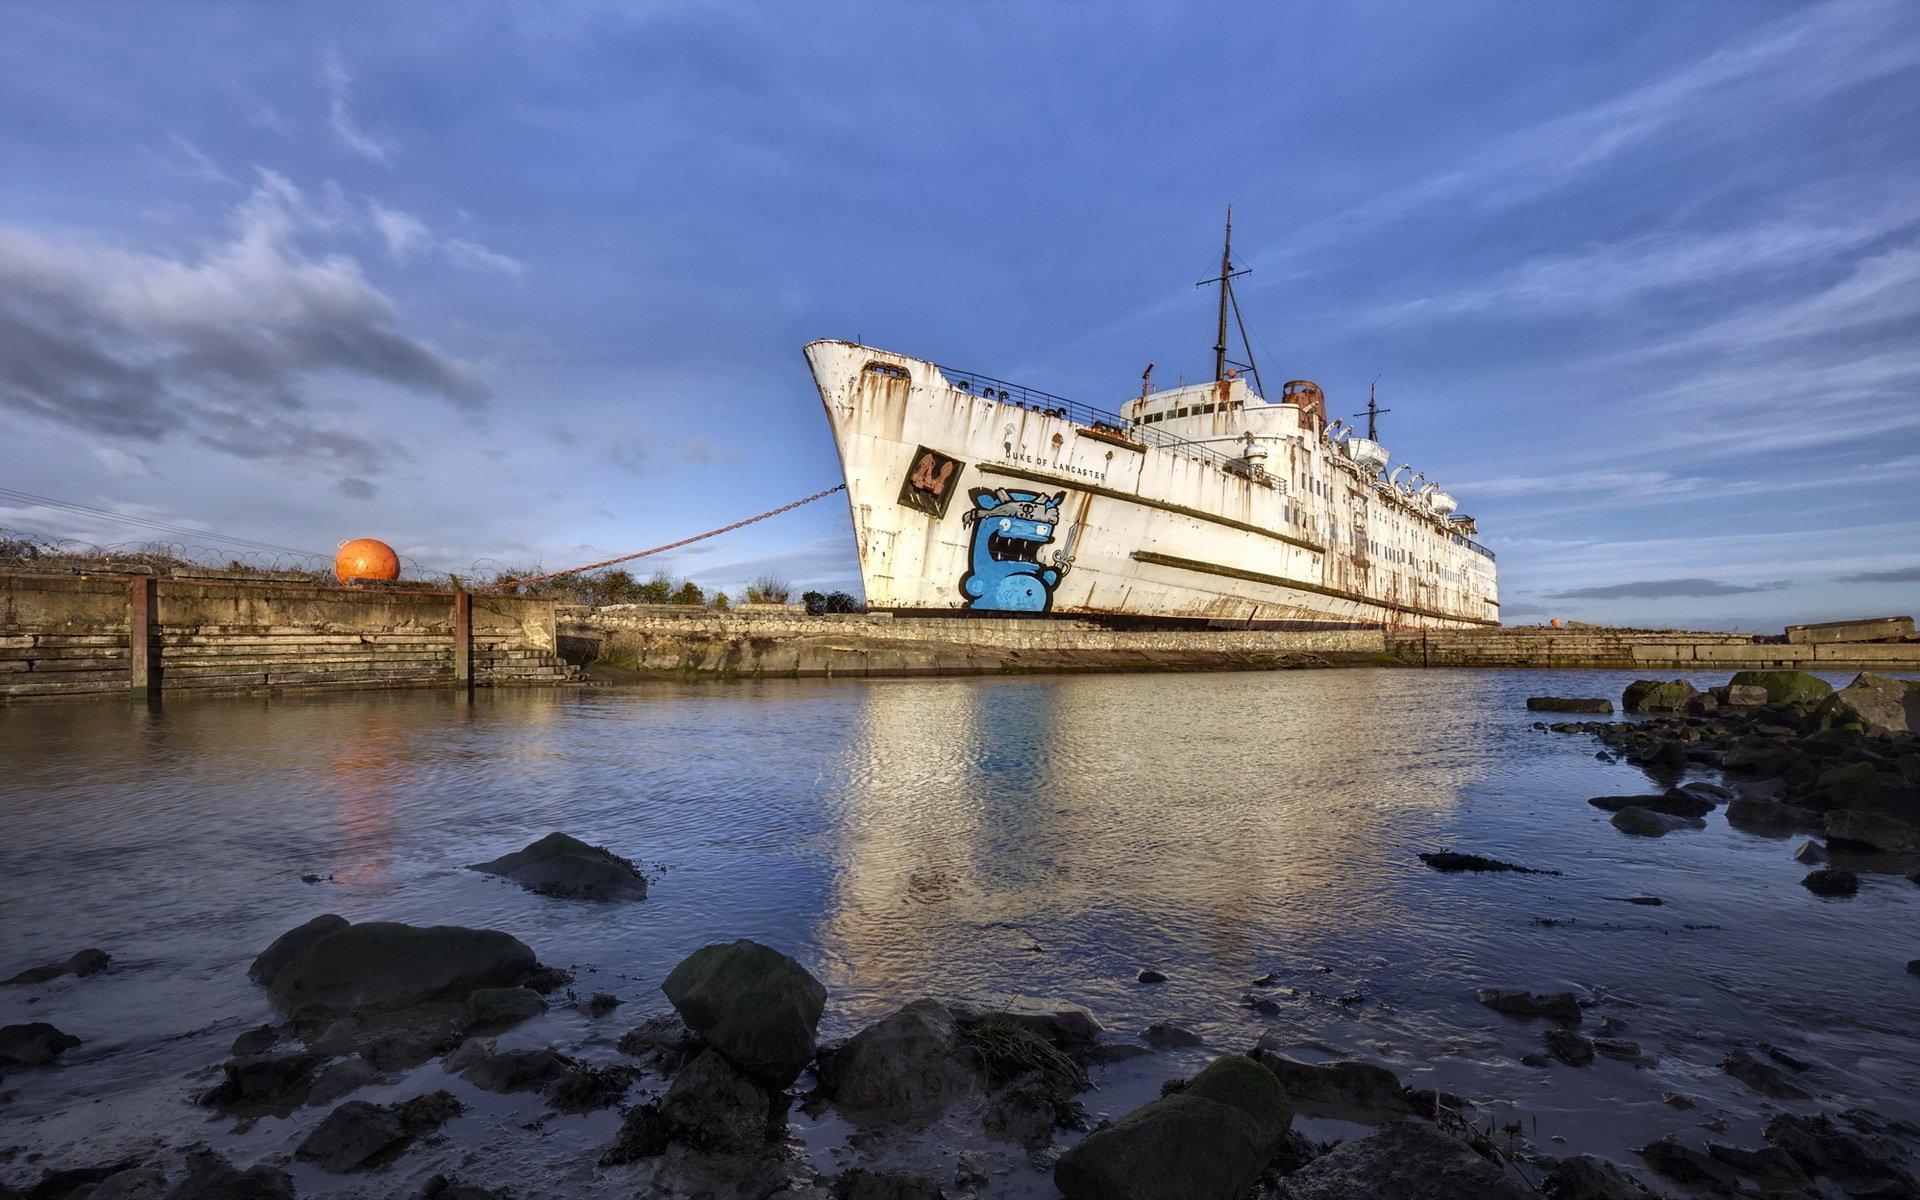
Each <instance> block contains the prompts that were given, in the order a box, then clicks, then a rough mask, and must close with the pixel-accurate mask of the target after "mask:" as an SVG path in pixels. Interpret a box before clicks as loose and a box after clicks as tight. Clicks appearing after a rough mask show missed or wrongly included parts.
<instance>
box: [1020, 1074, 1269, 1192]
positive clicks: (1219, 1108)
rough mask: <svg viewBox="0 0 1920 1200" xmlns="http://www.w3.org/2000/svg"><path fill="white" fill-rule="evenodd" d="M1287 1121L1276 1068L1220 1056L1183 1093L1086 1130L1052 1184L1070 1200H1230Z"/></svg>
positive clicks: (1251, 1177) (1248, 1182)
mask: <svg viewBox="0 0 1920 1200" xmlns="http://www.w3.org/2000/svg"><path fill="white" fill-rule="evenodd" d="M1292 1123H1293V1108H1292V1105H1291V1104H1290V1103H1289V1102H1288V1100H1287V1094H1286V1089H1284V1088H1283V1087H1281V1086H1280V1081H1279V1080H1278V1079H1276V1078H1275V1077H1274V1075H1273V1073H1272V1072H1271V1071H1269V1070H1267V1069H1266V1068H1265V1067H1262V1066H1260V1065H1259V1064H1258V1063H1255V1062H1254V1061H1253V1060H1252V1059H1249V1058H1246V1057H1244V1056H1242V1055H1238V1054H1230V1055H1225V1056H1223V1057H1221V1058H1217V1059H1215V1060H1214V1061H1213V1062H1212V1063H1210V1064H1209V1065H1208V1066H1207V1068H1206V1069H1205V1070H1203V1071H1201V1072H1200V1073H1199V1074H1198V1075H1195V1076H1194V1077H1193V1079H1192V1080H1191V1081H1190V1082H1189V1083H1188V1084H1187V1086H1186V1088H1185V1089H1184V1090H1182V1091H1179V1092H1176V1093H1175V1094H1173V1095H1171V1096H1165V1097H1162V1098H1161V1099H1159V1100H1155V1101H1153V1102H1152V1103H1150V1104H1147V1105H1144V1106H1143V1107H1140V1108H1137V1109H1135V1110H1134V1111H1132V1112H1130V1113H1128V1114H1127V1115H1126V1116H1124V1117H1121V1118H1120V1119H1119V1120H1118V1121H1115V1122H1114V1123H1113V1124H1112V1125H1109V1126H1107V1127H1106V1128H1104V1129H1097V1130H1095V1131H1094V1132H1092V1133H1090V1134H1088V1135H1087V1136H1086V1138H1085V1140H1083V1141H1081V1142H1080V1143H1079V1144H1078V1145H1076V1146H1074V1147H1073V1148H1071V1149H1069V1150H1068V1151H1067V1152H1066V1153H1065V1154H1063V1155H1061V1156H1060V1159H1059V1162H1058V1163H1057V1164H1056V1165H1055V1166H1054V1169H1053V1181H1054V1184H1055V1185H1056V1186H1057V1187H1058V1188H1059V1189H1060V1191H1061V1192H1062V1193H1063V1194H1064V1195H1065V1196H1066V1197H1067V1200H1235V1198H1236V1197H1238V1196H1240V1195H1241V1194H1242V1193H1244V1192H1245V1191H1246V1190H1247V1189H1248V1188H1249V1187H1251V1186H1252V1185H1253V1183H1254V1181H1255V1180H1257V1179H1258V1178H1259V1177H1260V1172H1261V1170H1262V1169H1263V1168H1264V1167H1265V1166H1266V1163H1267V1160H1268V1159H1270V1158H1272V1157H1273V1155H1274V1152H1275V1151H1276V1150H1278V1149H1279V1147H1280V1145H1281V1143H1282V1141H1283V1140H1284V1139H1285V1137H1286V1134H1287V1130H1288V1128H1289V1126H1291V1125H1292Z"/></svg>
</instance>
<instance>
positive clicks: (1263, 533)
mask: <svg viewBox="0 0 1920 1200" xmlns="http://www.w3.org/2000/svg"><path fill="white" fill-rule="evenodd" d="M1239 273H1243V272H1237V271H1236V269H1235V267H1234V264H1233V261H1232V227H1231V224H1229V226H1228V239H1227V244H1226V249H1225V250H1224V251H1223V253H1222V255H1221V274H1220V277H1219V279H1218V280H1207V281H1204V282H1207V283H1213V282H1217V283H1218V284H1219V285H1220V293H1221V295H1220V336H1219V340H1218V342H1217V343H1216V344H1215V346H1214V353H1215V378H1214V379H1213V380H1211V381H1209V382H1205V383H1198V384H1192V385H1187V386H1182V387H1176V388H1173V389H1170V390H1165V391H1154V390H1153V389H1152V387H1151V375H1152V369H1151V368H1149V369H1148V373H1147V377H1146V378H1145V379H1144V380H1143V383H1142V387H1141V391H1140V394H1139V395H1137V396H1135V397H1132V398H1131V399H1128V400H1126V401H1125V402H1124V403H1122V404H1120V405H1118V406H1117V410H1115V411H1103V410H1101V409H1098V408H1093V407H1089V406H1087V405H1084V404H1080V403H1076V402H1074V401H1071V400H1067V399H1063V398H1061V397H1059V396H1055V395H1052V394H1049V393H1046V392H1040V391H1035V390H1033V389H1031V388H1025V387H1020V386H1017V385H1014V384H1011V383H1006V382H1003V381H1001V380H998V379H992V378H988V377H986V376H983V375H978V374H974V373H971V372H966V371H958V370H953V369H950V368H947V367H942V366H939V365H936V364H934V363H932V362H927V361H925V360H923V359H918V358H912V357H909V356H906V355H903V354H896V353H891V352H888V351H884V350H878V349H875V348H873V347H871V346H863V345H858V344H855V343H852V342H843V341H817V342H813V343H811V344H809V345H808V346H807V348H806V355H807V361H808V363H809V364H810V365H811V366H812V369H813V376H814V381H815V382H816V383H817V384H818V386H819V389H820V398H821V401H822V403H823V404H824V405H825V406H826V410H827V418H828V420H829V422H830V423H831V424H832V426H833V435H834V441H835V444H836V446H837V447H838V449H839V453H840V462H841V466H842V468H843V470H844V471H845V473H846V481H847V492H848V498H849V503H850V505H851V507H852V512H853V527H854V536H855V539H856V541H857V546H858V552H859V556H860V571H861V577H862V580H863V582H864V584H865V588H866V595H867V604H868V607H869V608H871V609H874V610H880V611H894V612H911V613H928V612H948V613H952V612H955V611H957V610H964V611H967V612H972V613H980V614H1042V613H1064V614H1083V615H1100V616H1106V617H1114V618H1138V619H1143V620H1151V621H1156V622H1160V621H1164V622H1194V623H1204V624H1209V625H1232V626H1235V627H1243V628H1244V627H1254V628H1260V627H1273V628H1338V627H1347V628H1351V627H1366V626H1381V625H1384V626H1389V627H1431V628H1458V627H1466V626H1479V625H1496V624H1498V623H1499V597H1498V593H1497V589H1496V582H1495V567H1494V556H1493V553H1492V552H1491V551H1489V550H1488V549H1487V548H1486V547H1484V546H1482V545H1481V544H1480V543H1479V542H1477V541H1476V540H1475V535H1476V533H1477V529H1476V527H1475V523H1474V521H1473V519H1472V518H1471V517H1468V516H1465V515H1462V514H1460V513H1459V512H1457V511H1456V508H1457V504H1456V501H1455V499H1454V497H1453V496H1451V495H1450V494H1448V493H1447V492H1445V491H1442V490H1441V489H1440V487H1439V486H1438V485H1437V484H1434V483H1425V482H1422V481H1423V479H1424V478H1425V477H1424V475H1423V474H1422V475H1414V476H1412V477H1411V478H1403V477H1405V476H1406V475H1407V473H1408V471H1410V470H1411V469H1412V468H1411V467H1409V466H1401V467H1399V468H1397V469H1395V470H1394V471H1392V472H1391V473H1390V474H1389V473H1387V471H1386V468H1387V466H1388V464H1389V463H1390V462H1391V461H1392V460H1391V459H1390V457H1389V455H1388V452H1387V450H1386V448H1385V447H1384V446H1383V445H1381V443H1380V441H1379V438H1378V430H1377V425H1376V423H1375V420H1374V413H1375V412H1376V411H1377V410H1375V409H1374V407H1373V404H1372V401H1371V399H1369V405H1368V408H1369V414H1368V422H1367V429H1366V432H1365V435H1364V436H1363V435H1361V433H1360V431H1359V429H1358V428H1357V426H1348V425H1347V424H1346V423H1345V422H1344V421H1340V420H1335V421H1329V420H1328V419H1327V412H1326V399H1325V397H1324V395H1323V394H1322V393H1321V390H1320V389H1319V388H1318V387H1317V386H1315V385H1314V384H1313V383H1310V382H1308V381H1306V380H1294V381H1292V382H1289V383H1287V384H1285V385H1284V386H1283V387H1282V388H1281V391H1280V397H1279V399H1278V400H1269V399H1266V398H1264V397H1263V396H1262V395H1261V394H1260V390H1259V386H1258V385H1259V377H1258V372H1257V370H1255V371H1252V379H1251V380H1249V378H1248V377H1246V376H1245V375H1242V374H1241V373H1240V371H1239V368H1240V367H1247V368H1249V369H1250V368H1251V355H1250V354H1249V355H1248V356H1247V358H1248V362H1247V363H1244V364H1234V363H1231V362H1230V361H1229V360H1228V358H1227V354H1226V348H1227V312H1228V309H1229V305H1230V304H1232V305H1233V307H1234V310H1235V312H1236V313H1237V311H1238V308H1237V304H1234V303H1233V296H1232V280H1233V279H1234V277H1235V276H1236V274H1239ZM1356 420H1357V417H1356Z"/></svg>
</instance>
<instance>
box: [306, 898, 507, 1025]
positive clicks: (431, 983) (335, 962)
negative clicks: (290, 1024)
mask: <svg viewBox="0 0 1920 1200" xmlns="http://www.w3.org/2000/svg"><path fill="white" fill-rule="evenodd" d="M534 966H535V960H534V955H533V951H532V950H530V949H528V947H527V945H526V943H524V942H522V941H521V940H520V939H519V938H516V937H514V936H513V935H511V934H507V933H501V932H499V931H498V930H493V929H467V928H463V927H461V926H458V925H433V926H426V927H421V926H414V925H401V924H398V923H395V922H391V921H368V922H365V923H363V924H360V925H350V926H348V927H346V928H345V929H336V930H334V931H333V932H331V933H325V934H322V935H321V936H319V937H318V938H315V939H313V940H312V941H311V942H310V943H309V944H308V945H307V946H306V947H305V948H304V949H302V950H301V951H300V952H299V953H298V954H296V955H295V956H294V957H293V958H291V959H290V960H289V961H287V962H286V963H285V964H284V965H283V966H282V967H281V968H280V969H279V970H278V971H276V972H274V973H273V975H272V983H271V984H270V985H269V987H268V998H269V999H270V1000H272V1002H273V1004H274V1006H275V1007H276V1008H278V1009H279V1010H280V1011H281V1012H283V1013H286V1014H287V1015H288V1016H312V1015H317V1014H320V1013H326V1012H353V1011H355V1010H359V1009H370V1010H390V1009H399V1008H409V1007H412V1006H414V1005H417V1004H423V1003H426V1002H428V1001H433V1000H457V999H461V998H464V997H465V996H466V995H467V994H468V993H469V992H472V991H474V990H476V989H478V988H486V987H504V986H507V985H509V984H513V983H516V982H518V981H519V979H520V977H521V976H522V975H524V974H526V973H527V972H528V971H530V970H532V969H533V967H534Z"/></svg>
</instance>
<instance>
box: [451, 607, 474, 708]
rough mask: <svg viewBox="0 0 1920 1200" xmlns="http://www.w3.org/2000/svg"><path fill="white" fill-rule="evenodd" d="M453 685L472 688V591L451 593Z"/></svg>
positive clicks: (467, 688)
mask: <svg viewBox="0 0 1920 1200" xmlns="http://www.w3.org/2000/svg"><path fill="white" fill-rule="evenodd" d="M453 686H454V687H456V688H464V689H466V690H467V691H472V690H473V593H472V592H467V591H459V592H455V593H454V594H453Z"/></svg>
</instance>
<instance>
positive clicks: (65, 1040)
mask: <svg viewBox="0 0 1920 1200" xmlns="http://www.w3.org/2000/svg"><path fill="white" fill-rule="evenodd" d="M79 1044H80V1039H79V1038H77V1037H74V1036H73V1035H72V1034H70V1033H62V1032H61V1031H60V1030H58V1029H55V1028H54V1027H53V1026H51V1025H49V1024H47V1023H46V1022H45V1021H29V1022H27V1023H26V1024H24V1025H6V1026H0V1067H44V1066H46V1065H47V1064H48V1063H50V1062H52V1061H53V1060H54V1059H56V1058H58V1057H60V1056H61V1055H62V1054H65V1053H66V1052H67V1051H69V1050H71V1049H73V1048H74V1047H75V1046H78V1045H79Z"/></svg>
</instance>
